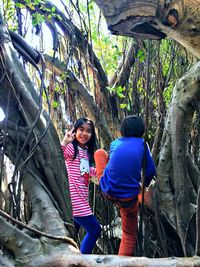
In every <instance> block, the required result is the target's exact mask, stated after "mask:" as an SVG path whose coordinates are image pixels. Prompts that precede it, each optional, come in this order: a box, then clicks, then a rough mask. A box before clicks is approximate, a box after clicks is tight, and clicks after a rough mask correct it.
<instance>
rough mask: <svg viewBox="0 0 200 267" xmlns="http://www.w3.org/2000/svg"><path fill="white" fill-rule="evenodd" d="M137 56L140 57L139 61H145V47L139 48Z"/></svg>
mask: <svg viewBox="0 0 200 267" xmlns="http://www.w3.org/2000/svg"><path fill="white" fill-rule="evenodd" d="M136 57H137V58H138V59H139V62H143V61H144V60H145V58H146V51H145V50H144V49H139V50H138V53H137V55H136Z"/></svg>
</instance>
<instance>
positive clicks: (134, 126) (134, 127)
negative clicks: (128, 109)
mask: <svg viewBox="0 0 200 267" xmlns="http://www.w3.org/2000/svg"><path fill="white" fill-rule="evenodd" d="M120 132H121V135H122V136H124V137H131V136H133V137H142V136H143V134H144V132H145V126H144V122H143V120H142V119H141V118H140V117H138V116H134V115H129V116H127V117H126V118H125V119H124V120H123V121H122V124H121V128H120Z"/></svg>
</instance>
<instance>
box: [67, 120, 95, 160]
mask: <svg viewBox="0 0 200 267" xmlns="http://www.w3.org/2000/svg"><path fill="white" fill-rule="evenodd" d="M84 123H88V124H89V125H90V126H91V130H92V135H91V138H90V140H89V141H88V142H87V143H86V144H85V145H86V146H87V150H88V156H89V163H90V165H91V164H92V163H94V151H95V150H96V148H97V146H96V133H95V128H94V123H93V122H92V121H91V120H89V119H87V118H80V119H78V120H77V121H76V122H75V124H74V129H73V133H76V131H77V129H78V128H79V127H81V126H82V125H83V124H84ZM72 145H73V147H74V157H73V159H75V158H76V156H77V154H78V141H77V140H76V138H75V139H74V140H73V141H72Z"/></svg>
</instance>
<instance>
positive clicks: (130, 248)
mask: <svg viewBox="0 0 200 267" xmlns="http://www.w3.org/2000/svg"><path fill="white" fill-rule="evenodd" d="M94 159H95V164H96V172H97V177H98V179H99V180H100V178H101V177H102V175H103V172H104V169H105V167H106V164H107V163H108V159H109V157H108V154H107V152H106V151H105V150H103V149H99V150H97V151H96V152H95V154H94ZM120 215H121V219H122V239H121V242H120V247H119V251H118V255H123V256H133V253H134V250H135V245H136V240H137V218H138V203H137V201H136V202H135V203H134V204H133V205H132V206H131V207H129V208H120Z"/></svg>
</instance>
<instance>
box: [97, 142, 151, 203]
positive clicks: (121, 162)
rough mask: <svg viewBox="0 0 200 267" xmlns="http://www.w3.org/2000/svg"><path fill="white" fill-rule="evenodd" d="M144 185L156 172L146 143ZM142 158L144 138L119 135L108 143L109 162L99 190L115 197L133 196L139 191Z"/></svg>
mask: <svg viewBox="0 0 200 267" xmlns="http://www.w3.org/2000/svg"><path fill="white" fill-rule="evenodd" d="M146 148H147V149H146V167H145V186H148V185H149V183H150V182H151V180H152V178H153V177H154V175H155V173H156V168H155V164H154V161H153V159H152V156H151V154H150V151H149V147H148V145H147V146H146ZM143 158H144V139H143V138H136V137H121V138H118V139H116V140H115V141H113V142H112V143H111V145H110V155H109V162H108V164H107V166H106V168H105V170H104V174H103V176H102V177H101V179H100V187H101V190H102V191H103V192H104V193H106V194H108V195H110V196H112V197H116V198H129V197H135V196H137V195H138V193H139V188H140V182H141V171H142V164H143Z"/></svg>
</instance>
